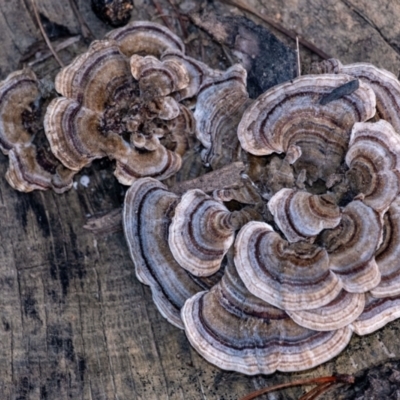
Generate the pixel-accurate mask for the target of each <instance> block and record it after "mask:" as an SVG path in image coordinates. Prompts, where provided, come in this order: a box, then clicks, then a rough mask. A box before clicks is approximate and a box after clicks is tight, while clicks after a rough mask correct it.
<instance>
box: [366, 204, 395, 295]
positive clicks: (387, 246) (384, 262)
mask: <svg viewBox="0 0 400 400" xmlns="http://www.w3.org/2000/svg"><path fill="white" fill-rule="evenodd" d="M399 243H400V198H399V197H397V198H396V199H395V200H394V201H393V203H392V204H391V205H390V207H389V210H388V211H387V212H386V213H385V215H384V217H383V241H382V244H381V245H380V247H379V249H378V250H377V252H376V254H375V259H376V263H377V264H378V267H379V271H380V272H381V281H380V283H379V285H378V286H376V287H374V288H373V289H371V294H372V295H373V296H374V297H380V298H382V297H389V296H399V295H400V246H399Z"/></svg>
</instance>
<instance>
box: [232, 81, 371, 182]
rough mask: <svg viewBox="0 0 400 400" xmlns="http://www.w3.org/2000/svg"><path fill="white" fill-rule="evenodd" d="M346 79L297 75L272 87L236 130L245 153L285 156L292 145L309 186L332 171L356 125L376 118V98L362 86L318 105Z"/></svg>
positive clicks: (366, 86) (298, 168) (255, 102)
mask: <svg viewBox="0 0 400 400" xmlns="http://www.w3.org/2000/svg"><path fill="white" fill-rule="evenodd" d="M352 79H353V78H352V77H350V76H348V75H318V76H312V75H311V76H307V75H305V76H301V77H299V78H296V79H294V80H293V81H291V82H287V83H283V84H280V85H277V86H275V87H273V88H272V89H270V90H268V91H267V92H265V93H264V94H262V95H261V96H260V97H259V98H258V99H257V100H255V101H254V102H253V104H252V105H251V106H250V107H249V108H247V109H246V111H245V112H244V114H243V117H242V119H241V121H240V123H239V126H238V137H239V140H240V143H241V145H242V147H243V149H244V150H246V151H248V152H249V153H251V154H254V155H259V156H261V155H268V154H272V153H278V154H280V153H286V152H287V151H288V150H289V148H290V147H291V146H293V145H294V146H297V147H298V148H300V150H301V155H300V157H298V158H297V159H296V161H295V162H294V163H293V165H294V168H295V170H296V171H297V172H300V171H301V170H303V169H305V171H306V178H307V181H308V182H309V184H312V183H313V182H315V181H316V180H317V179H324V180H325V179H327V178H328V176H329V175H331V174H332V173H334V172H336V171H337V169H338V166H339V165H340V163H341V162H342V159H343V156H344V154H345V152H346V147H347V143H348V140H349V137H350V133H351V129H352V127H353V125H354V123H356V122H362V121H366V120H368V119H370V118H371V117H373V116H374V114H375V95H374V93H373V91H372V89H371V88H370V87H369V86H368V85H366V84H363V83H360V86H359V88H358V89H357V90H355V91H354V92H352V93H351V94H347V95H345V96H343V97H342V98H340V99H337V100H334V101H331V102H329V103H328V104H326V105H321V104H320V100H321V98H323V97H324V96H325V95H327V94H329V93H331V92H332V90H334V89H336V88H338V87H340V86H341V85H344V84H346V83H348V82H349V81H351V80H352Z"/></svg>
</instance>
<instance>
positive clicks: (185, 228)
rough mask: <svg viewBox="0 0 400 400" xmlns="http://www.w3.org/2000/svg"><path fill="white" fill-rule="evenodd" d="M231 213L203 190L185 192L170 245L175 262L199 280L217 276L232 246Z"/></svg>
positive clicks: (179, 206) (172, 227)
mask: <svg viewBox="0 0 400 400" xmlns="http://www.w3.org/2000/svg"><path fill="white" fill-rule="evenodd" d="M230 217H231V213H230V212H229V210H228V209H227V208H226V207H225V206H224V205H223V204H222V203H221V202H219V201H217V200H214V199H213V198H212V197H210V196H207V195H206V194H205V193H203V192H202V191H201V190H198V189H194V190H189V191H188V192H186V193H185V194H184V195H183V196H182V199H181V201H180V203H179V204H178V205H177V207H176V209H175V215H174V216H173V218H172V222H171V225H170V228H169V238H168V243H169V247H170V250H171V252H172V254H173V255H174V257H175V260H176V261H177V262H178V263H179V264H180V265H181V267H182V268H184V269H186V270H187V271H189V272H191V273H192V274H193V275H196V276H209V275H212V274H213V273H215V272H217V271H218V270H219V268H220V266H221V262H222V259H223V258H224V256H225V254H226V252H227V251H228V249H229V248H230V247H231V245H232V244H233V240H234V233H235V226H233V225H232V222H231V220H230Z"/></svg>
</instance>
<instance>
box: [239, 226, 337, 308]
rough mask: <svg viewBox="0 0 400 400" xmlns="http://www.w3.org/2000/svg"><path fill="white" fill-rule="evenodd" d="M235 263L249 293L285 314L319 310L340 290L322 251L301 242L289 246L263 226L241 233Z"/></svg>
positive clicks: (247, 228) (246, 228)
mask: <svg viewBox="0 0 400 400" xmlns="http://www.w3.org/2000/svg"><path fill="white" fill-rule="evenodd" d="M234 260H235V265H236V267H237V270H238V273H239V275H240V277H241V279H242V280H243V282H244V284H245V285H246V287H247V289H248V290H249V291H250V293H252V294H253V295H254V296H257V297H258V298H260V299H262V300H264V301H266V302H268V303H269V304H272V305H274V306H276V307H278V308H281V309H284V310H310V309H313V308H318V307H320V306H323V305H326V304H328V303H329V302H331V301H332V300H333V299H334V298H335V297H336V296H337V295H338V294H339V292H340V291H341V289H342V284H341V282H340V280H339V279H338V277H337V276H336V275H335V274H334V273H332V272H331V271H330V270H329V257H328V253H327V252H326V250H325V249H323V248H322V247H318V246H316V245H313V244H311V243H307V242H304V241H303V242H298V243H293V244H290V243H288V242H287V241H286V240H284V239H282V238H281V237H280V236H279V234H278V233H276V232H274V230H273V229H272V227H271V226H270V225H268V224H266V223H264V222H255V221H252V222H249V223H248V224H246V225H245V226H244V227H243V228H242V229H241V230H240V232H239V234H238V236H237V238H236V241H235V259H234Z"/></svg>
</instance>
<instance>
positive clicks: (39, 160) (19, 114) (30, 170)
mask: <svg viewBox="0 0 400 400" xmlns="http://www.w3.org/2000/svg"><path fill="white" fill-rule="evenodd" d="M42 103H43V99H42V98H41V93H40V90H39V81H38V79H37V78H36V75H35V74H34V73H33V71H31V70H29V69H24V70H21V71H16V72H14V73H12V74H10V75H9V76H8V77H7V79H5V80H4V81H3V82H1V83H0V148H1V150H2V151H3V153H4V154H8V156H9V169H8V171H7V173H6V179H7V181H8V183H9V184H10V185H11V186H12V187H13V188H15V189H17V190H20V191H23V192H30V191H32V190H46V189H50V188H51V189H54V191H56V192H57V193H62V192H64V191H66V190H68V189H69V188H70V187H71V186H72V177H73V175H74V172H72V171H69V170H67V169H66V168H64V167H63V166H62V165H61V164H60V163H59V162H58V161H57V160H56V159H55V158H54V156H53V155H52V154H51V152H50V149H49V145H48V143H46V140H45V138H44V134H43V131H42V129H41V127H40V121H41V118H42V115H41V106H42Z"/></svg>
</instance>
